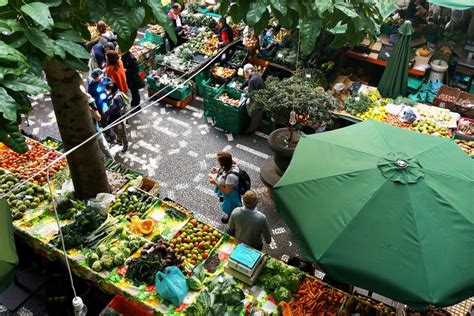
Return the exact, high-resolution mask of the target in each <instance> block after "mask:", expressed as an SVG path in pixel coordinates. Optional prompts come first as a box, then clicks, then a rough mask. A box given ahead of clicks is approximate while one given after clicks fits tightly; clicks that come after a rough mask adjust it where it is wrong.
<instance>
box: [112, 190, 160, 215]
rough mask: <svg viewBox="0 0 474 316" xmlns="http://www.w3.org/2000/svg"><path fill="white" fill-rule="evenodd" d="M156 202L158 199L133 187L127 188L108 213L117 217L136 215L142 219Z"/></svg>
mask: <svg viewBox="0 0 474 316" xmlns="http://www.w3.org/2000/svg"><path fill="white" fill-rule="evenodd" d="M157 201H158V198H156V197H154V196H151V195H149V194H147V193H145V192H142V191H139V190H137V189H135V188H134V187H128V188H127V190H126V191H125V192H122V193H121V194H120V195H119V196H118V197H117V198H116V199H115V203H114V204H113V205H112V209H111V211H110V213H111V214H112V215H114V216H118V215H127V214H129V215H137V216H138V217H142V216H143V215H144V214H145V213H146V211H148V210H149V209H150V207H151V206H152V205H153V204H155V203H156V202H157Z"/></svg>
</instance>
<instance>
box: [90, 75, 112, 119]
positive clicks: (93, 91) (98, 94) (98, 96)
mask: <svg viewBox="0 0 474 316" xmlns="http://www.w3.org/2000/svg"><path fill="white" fill-rule="evenodd" d="M109 82H112V80H111V79H110V78H109V77H105V76H104V72H103V71H102V70H101V69H99V68H96V69H94V70H93V71H92V72H91V78H90V80H89V85H88V87H87V92H88V93H89V94H90V95H91V96H92V98H94V101H95V104H96V106H97V110H98V111H99V114H100V116H101V121H100V123H99V125H100V127H104V126H106V125H107V118H106V116H105V112H106V111H107V99H108V95H107V90H106V89H105V86H106V85H107V83H109Z"/></svg>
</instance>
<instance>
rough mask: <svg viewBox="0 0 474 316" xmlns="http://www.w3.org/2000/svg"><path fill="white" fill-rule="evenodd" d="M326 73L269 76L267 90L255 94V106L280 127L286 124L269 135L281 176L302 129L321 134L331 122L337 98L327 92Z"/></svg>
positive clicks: (310, 71)
mask: <svg viewBox="0 0 474 316" xmlns="http://www.w3.org/2000/svg"><path fill="white" fill-rule="evenodd" d="M325 84H326V81H325V78H324V74H323V73H322V72H321V71H319V70H314V69H312V70H300V71H297V72H296V73H295V74H294V75H293V76H292V77H290V78H286V79H282V80H280V79H278V78H275V77H268V78H267V80H266V82H265V89H262V90H259V91H257V92H255V93H253V94H252V96H251V99H252V102H254V106H255V107H257V108H260V109H264V111H265V112H266V113H267V114H269V116H270V117H271V118H272V120H274V121H275V122H276V123H277V124H280V125H286V126H287V128H280V129H277V130H275V131H274V132H272V133H271V134H270V137H269V139H268V144H269V146H270V148H271V149H272V151H273V152H274V153H275V156H274V162H275V164H276V165H277V166H278V168H279V169H280V170H277V172H278V173H279V174H280V175H281V174H283V172H284V171H285V170H286V168H287V167H288V165H289V163H290V161H291V157H292V156H293V152H294V150H295V148H296V144H297V143H298V140H299V137H300V136H301V134H302V133H301V132H300V130H301V129H302V128H303V127H311V128H312V129H314V131H316V132H319V131H322V130H324V129H325V126H326V124H328V123H329V122H330V121H331V118H332V114H331V111H333V110H335V109H336V105H337V103H336V99H335V98H334V97H333V96H332V94H330V93H328V92H325V91H324V88H323V87H322V86H324V85H325Z"/></svg>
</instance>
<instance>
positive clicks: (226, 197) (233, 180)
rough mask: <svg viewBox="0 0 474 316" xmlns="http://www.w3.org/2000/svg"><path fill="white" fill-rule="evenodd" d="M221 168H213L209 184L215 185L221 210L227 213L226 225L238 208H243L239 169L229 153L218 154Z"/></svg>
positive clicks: (224, 217) (224, 218) (223, 218)
mask: <svg viewBox="0 0 474 316" xmlns="http://www.w3.org/2000/svg"><path fill="white" fill-rule="evenodd" d="M217 163H218V164H219V168H213V169H212V170H211V175H209V182H210V183H211V184H213V185H215V192H216V194H217V196H218V197H219V200H220V201H221V209H222V211H223V212H224V213H225V214H224V216H223V217H222V219H221V221H222V222H223V223H224V224H226V223H227V222H228V221H229V216H230V214H231V213H232V211H233V210H234V209H235V208H236V207H241V206H242V202H241V199H240V193H239V176H238V175H239V167H238V166H237V165H236V164H235V163H234V161H233V160H232V155H231V154H230V153H228V152H218V153H217Z"/></svg>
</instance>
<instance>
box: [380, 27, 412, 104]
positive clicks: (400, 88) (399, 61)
mask: <svg viewBox="0 0 474 316" xmlns="http://www.w3.org/2000/svg"><path fill="white" fill-rule="evenodd" d="M398 32H399V33H400V37H399V38H398V41H397V43H396V44H395V47H394V48H393V50H392V56H391V57H390V58H389V60H388V65H387V68H385V71H384V72H383V75H382V79H380V83H379V91H380V93H381V94H382V95H383V96H384V97H386V98H393V99H395V98H396V97H398V96H400V95H401V96H405V97H406V96H407V94H408V63H409V61H410V51H411V44H410V43H411V34H412V32H413V28H412V26H411V22H410V21H405V23H403V25H402V26H401V27H400V28H399V29H398Z"/></svg>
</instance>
